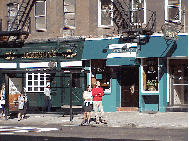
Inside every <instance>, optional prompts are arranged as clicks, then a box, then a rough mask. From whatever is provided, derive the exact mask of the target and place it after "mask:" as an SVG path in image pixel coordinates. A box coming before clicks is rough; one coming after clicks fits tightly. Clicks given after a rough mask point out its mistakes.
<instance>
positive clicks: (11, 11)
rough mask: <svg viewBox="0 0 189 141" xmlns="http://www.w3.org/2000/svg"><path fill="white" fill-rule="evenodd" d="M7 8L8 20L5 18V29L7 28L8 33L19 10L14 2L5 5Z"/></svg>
mask: <svg viewBox="0 0 189 141" xmlns="http://www.w3.org/2000/svg"><path fill="white" fill-rule="evenodd" d="M7 6H8V18H7V19H8V21H7V23H8V26H7V27H8V31H10V30H11V26H12V22H13V21H14V19H15V17H16V14H17V12H18V10H19V4H18V3H16V2H14V3H9V4H7ZM16 22H17V24H19V21H18V20H17V21H16Z"/></svg>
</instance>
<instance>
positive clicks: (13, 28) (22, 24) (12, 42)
mask: <svg viewBox="0 0 189 141" xmlns="http://www.w3.org/2000/svg"><path fill="white" fill-rule="evenodd" d="M35 2H36V0H22V3H21V4H20V7H19V9H18V11H17V13H16V14H15V17H14V19H13V20H12V22H11V23H10V24H9V27H8V31H2V32H0V46H1V47H5V48H7V47H14V48H15V47H22V46H23V45H24V41H25V40H26V39H27V38H28V36H29V34H30V17H29V15H30V12H31V10H32V8H33V6H34V4H35ZM9 4H12V5H14V3H9Z"/></svg>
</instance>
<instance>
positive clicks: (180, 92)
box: [169, 59, 188, 106]
mask: <svg viewBox="0 0 189 141" xmlns="http://www.w3.org/2000/svg"><path fill="white" fill-rule="evenodd" d="M169 67H170V106H175V105H187V104H188V59H170V60H169Z"/></svg>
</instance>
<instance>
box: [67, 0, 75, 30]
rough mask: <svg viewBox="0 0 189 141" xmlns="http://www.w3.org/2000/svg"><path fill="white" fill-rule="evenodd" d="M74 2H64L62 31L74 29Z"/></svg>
mask: <svg viewBox="0 0 189 141" xmlns="http://www.w3.org/2000/svg"><path fill="white" fill-rule="evenodd" d="M75 2H76V1H75V0H64V29H74V28H75V9H76V5H75Z"/></svg>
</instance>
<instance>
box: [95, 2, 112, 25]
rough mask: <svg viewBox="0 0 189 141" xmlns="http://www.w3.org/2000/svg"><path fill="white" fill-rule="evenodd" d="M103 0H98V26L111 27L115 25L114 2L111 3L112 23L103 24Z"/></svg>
mask: <svg viewBox="0 0 189 141" xmlns="http://www.w3.org/2000/svg"><path fill="white" fill-rule="evenodd" d="M111 2H113V0H111ZM101 5H102V4H101V0H98V27H110V26H113V4H112V5H111V10H110V11H111V24H110V25H102V24H101V21H102V19H101V16H102V14H101Z"/></svg>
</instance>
